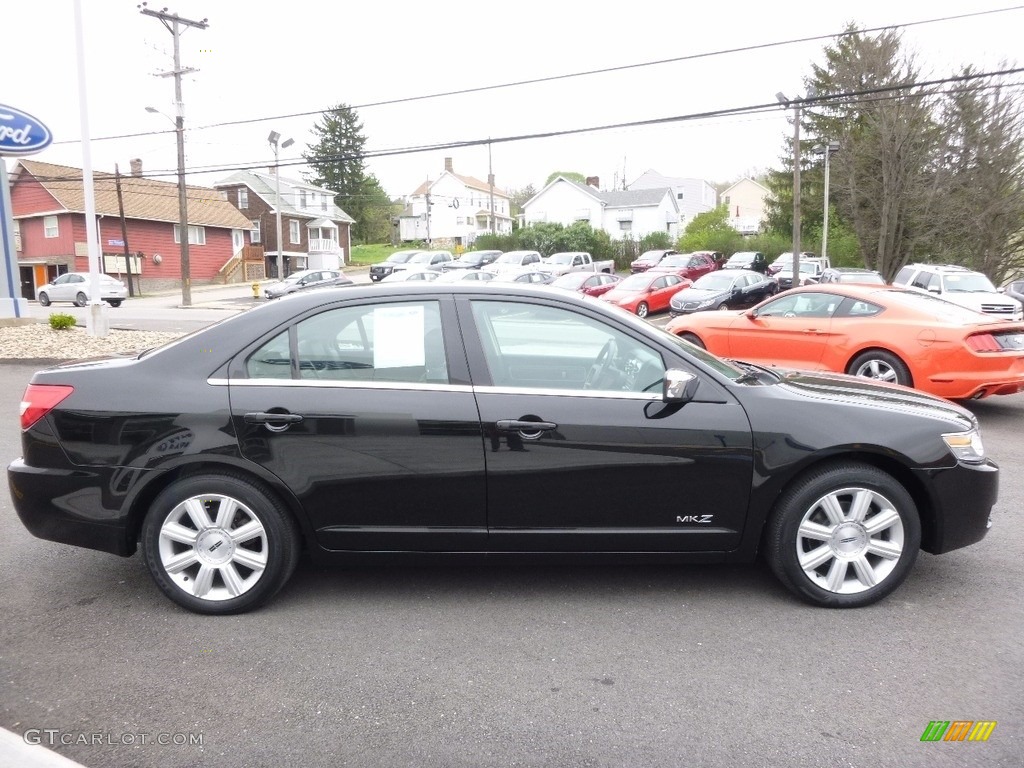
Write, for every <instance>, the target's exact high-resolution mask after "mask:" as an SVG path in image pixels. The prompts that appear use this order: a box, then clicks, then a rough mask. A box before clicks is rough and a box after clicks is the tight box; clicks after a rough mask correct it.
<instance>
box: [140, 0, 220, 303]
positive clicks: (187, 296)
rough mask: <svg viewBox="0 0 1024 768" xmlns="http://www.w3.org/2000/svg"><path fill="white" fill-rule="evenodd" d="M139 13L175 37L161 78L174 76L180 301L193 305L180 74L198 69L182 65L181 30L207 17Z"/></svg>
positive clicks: (199, 25) (143, 8)
mask: <svg viewBox="0 0 1024 768" xmlns="http://www.w3.org/2000/svg"><path fill="white" fill-rule="evenodd" d="M139 12H140V13H142V14H143V15H144V16H152V17H153V18H155V19H159V20H160V21H161V22H162V23H163V25H164V26H165V27H167V31H168V32H170V33H171V35H172V36H173V37H174V70H173V71H172V72H164V73H162V74H161V77H170V76H173V77H174V101H175V104H176V105H177V118H176V119H175V122H174V125H175V130H176V131H177V134H178V218H179V219H180V222H179V228H180V230H181V233H180V236H179V238H178V239H179V240H180V241H181V303H182V304H183V305H184V306H186V307H189V306H192V278H191V275H190V267H189V255H188V196H187V194H186V190H185V105H184V102H183V101H182V99H181V76H182V75H185V74H188V73H189V72H196V71H197V70H195V69H192V68H189V69H182V68H181V44H180V43H181V33H182V31H183V30H182V29H181V27H182V25H184V26H186V27H196V28H197V29H206V28H207V26H209V25H208V24H207V23H206V21H207V20H206V19H203V20H202V21H193V20H192V19H183V18H181V17H180V16H178V14H176V13H170V12H169V11H168V10H167V9H166V8H164V9H163V10H160V11H152V10H150V9H149V8H147V7H146V3H142V4H141V5H139Z"/></svg>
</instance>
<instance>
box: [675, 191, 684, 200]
mask: <svg viewBox="0 0 1024 768" xmlns="http://www.w3.org/2000/svg"><path fill="white" fill-rule="evenodd" d="M682 199H683V193H682V192H680V193H679V194H677V195H676V200H682Z"/></svg>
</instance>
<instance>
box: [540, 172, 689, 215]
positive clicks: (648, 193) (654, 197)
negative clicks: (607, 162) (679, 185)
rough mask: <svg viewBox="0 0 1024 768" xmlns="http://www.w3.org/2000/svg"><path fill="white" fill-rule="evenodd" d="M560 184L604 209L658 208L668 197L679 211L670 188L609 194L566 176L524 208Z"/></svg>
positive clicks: (620, 190)
mask: <svg viewBox="0 0 1024 768" xmlns="http://www.w3.org/2000/svg"><path fill="white" fill-rule="evenodd" d="M559 182H564V183H565V184H570V185H572V186H574V187H576V188H577V189H579V190H580V191H582V192H585V193H586V194H588V195H590V196H591V197H593V198H594V199H595V200H597V201H599V202H600V203H601V206H602V207H603V208H644V207H647V206H656V205H660V204H661V201H662V200H663V199H664V197H665V195H668V197H669V199H670V200H671V201H672V206H673V207H674V208H675V209H676V210H677V211H678V210H679V206H678V204H677V203H676V199H675V196H674V195H673V194H672V190H670V189H669V188H668V187H661V188H658V189H613V190H609V191H607V192H602V191H601V190H599V189H596V188H594V187H591V186H588V185H587V184H580V183H579V182H578V181H573V180H572V179H567V178H565V176H558V177H556V178H554V179H552V180H551V181H550V182H549V183H548V185H547V186H546V187H544V189H542V190H541V191H540V192H538V193H537V194H536V195H534V196H533V197H531V198H530V199H529V200H527V201H526V202H525V203H524V204H523V208H527V207H529V206H530V204H531V203H533V201H534V200H536V199H537V198H539V197H540V196H541V195H543V194H544V193H545V192H547V191H548V190H549V189H551V187H553V186H554V185H555V184H558V183H559Z"/></svg>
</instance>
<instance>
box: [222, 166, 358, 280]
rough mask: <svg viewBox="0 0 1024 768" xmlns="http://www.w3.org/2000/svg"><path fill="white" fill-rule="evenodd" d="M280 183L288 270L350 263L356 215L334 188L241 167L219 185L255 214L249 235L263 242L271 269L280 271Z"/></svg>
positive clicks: (250, 215)
mask: <svg viewBox="0 0 1024 768" xmlns="http://www.w3.org/2000/svg"><path fill="white" fill-rule="evenodd" d="M279 185H280V201H281V240H283V241H284V242H283V243H282V245H281V256H282V257H283V260H284V267H285V274H291V273H292V272H296V271H298V270H300V269H339V268H341V267H342V266H344V265H345V264H348V263H349V262H350V261H351V248H352V237H351V225H352V224H354V223H355V219H353V218H352V217H351V216H349V215H348V214H347V213H345V211H343V210H342V209H341V208H339V207H338V206H337V205H335V204H334V198H335V193H334V192H332V191H331V190H329V189H324V188H323V187H316V186H313V185H312V184H309V183H308V182H305V181H302V180H301V179H294V178H288V177H285V176H281V177H280V179H278V178H277V177H276V176H275V175H274V173H273V169H271V172H270V173H258V172H255V171H238V172H237V173H234V174H232V175H231V176H229V177H228V178H226V179H224V180H223V181H220V182H218V183H217V184H215V185H214V186H215V187H216V188H217V189H218V190H221V191H222V192H224V193H225V194H226V195H227V199H228V201H229V202H231V203H233V204H234V206H235V207H236V208H238V210H239V211H241V212H242V213H244V214H245V215H246V217H247V218H248V219H249V221H250V224H249V226H250V233H249V237H250V240H251V242H252V243H253V244H254V245H256V244H258V245H262V246H263V249H264V253H265V254H266V260H267V265H266V268H267V275H276V274H277V254H278V244H277V200H278V188H279Z"/></svg>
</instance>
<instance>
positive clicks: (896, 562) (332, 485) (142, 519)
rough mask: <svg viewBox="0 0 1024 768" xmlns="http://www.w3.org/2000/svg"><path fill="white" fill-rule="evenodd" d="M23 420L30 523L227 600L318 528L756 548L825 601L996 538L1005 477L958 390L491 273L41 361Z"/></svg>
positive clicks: (486, 550)
mask: <svg viewBox="0 0 1024 768" xmlns="http://www.w3.org/2000/svg"><path fill="white" fill-rule="evenodd" d="M169 383H170V386H169ZM154 392H158V393H160V396H159V397H154V395H153V393H154ZM21 430H22V431H21V435H22V450H23V457H22V458H20V459H17V460H15V461H14V462H13V463H12V464H11V465H10V466H9V467H8V481H9V484H10V490H11V497H12V499H13V503H14V507H15V509H16V511H17V514H18V516H19V517H20V518H21V520H22V522H23V523H24V525H25V526H26V527H27V528H28V530H29V531H31V532H32V533H33V534H35V535H36V536H38V537H40V538H44V539H49V540H52V541H56V542H63V543H66V544H72V545H76V546H80V547H88V548H92V549H96V550H102V551H104V552H110V553H114V554H117V555H125V556H127V555H131V554H132V553H133V552H135V551H136V549H141V550H142V557H143V559H144V561H145V563H146V565H147V566H148V569H149V571H150V573H151V574H152V576H153V578H154V580H155V582H156V584H157V585H158V586H159V588H160V589H161V590H162V591H163V592H164V593H165V594H166V595H167V596H168V597H169V598H170V599H172V600H173V601H175V602H176V603H178V604H180V605H181V606H184V607H185V608H188V609H190V610H193V611H197V612H200V613H208V614H224V613H237V612H239V611H244V610H247V609H251V608H253V607H255V606H257V605H259V604H261V603H263V602H265V601H266V600H267V599H269V598H270V597H271V596H272V595H274V594H275V593H276V592H277V591H278V590H279V589H280V588H281V587H282V585H284V583H285V582H286V581H287V580H288V578H289V576H290V575H291V574H292V571H293V570H294V568H295V565H296V562H297V560H298V558H299V557H300V555H302V554H305V555H308V556H309V557H311V558H313V559H314V560H316V561H338V562H341V563H353V562H356V561H357V560H360V559H366V558H370V557H386V558H390V559H395V558H401V557H402V556H406V557H408V558H415V559H417V560H421V561H422V560H424V559H427V560H430V559H440V558H444V559H446V560H448V561H451V560H452V559H453V558H454V559H461V560H479V559H481V558H484V557H490V558H494V557H511V556H516V557H521V556H523V555H524V554H527V553H528V554H529V555H530V556H531V557H533V558H534V559H541V560H542V559H546V560H548V561H550V562H556V563H561V562H568V561H579V560H581V559H591V560H607V559H611V560H620V561H621V560H623V559H626V560H628V561H631V562H636V561H638V560H648V561H661V562H674V563H678V562H709V561H727V562H739V561H751V560H753V559H754V558H755V557H756V556H758V554H759V553H762V554H763V555H764V557H766V558H767V560H768V562H769V563H770V565H771V568H772V569H773V571H774V572H775V574H776V575H777V576H778V577H779V579H780V580H781V581H782V582H783V583H784V584H785V585H786V586H787V587H788V588H789V589H791V590H792V591H793V592H795V593H796V594H798V595H799V596H800V597H802V598H803V599H805V600H807V601H809V602H810V603H813V604H816V605H823V606H833V607H854V606H862V605H868V604H870V603H873V602H875V601H877V600H879V599H881V598H882V597H884V596H886V595H887V594H889V593H890V592H892V591H893V590H894V589H895V588H896V587H897V586H898V585H899V584H900V583H901V582H902V581H903V579H904V578H905V577H906V576H907V574H908V572H909V571H910V569H911V568H912V566H913V564H914V561H915V558H916V557H917V553H918V551H919V550H920V549H924V550H926V551H928V552H932V553H943V552H949V551H950V550H955V549H957V548H959V547H964V546H967V545H969V544H972V543H974V542H977V541H979V540H980V539H982V538H983V537H984V536H985V533H986V531H987V529H988V525H989V514H990V511H991V509H992V506H993V504H994V503H995V501H996V496H997V486H998V469H997V467H996V465H995V464H994V463H993V462H992V461H991V460H990V459H989V458H988V457H987V456H986V454H985V450H984V447H983V444H982V440H981V436H980V434H979V431H978V423H977V421H976V419H975V418H974V416H973V415H972V414H971V413H970V412H969V411H967V410H965V409H963V408H961V407H959V406H957V405H954V404H953V403H950V402H948V401H945V400H942V399H939V398H935V397H932V396H930V395H925V394H922V393H918V392H915V391H913V390H909V389H905V388H902V387H898V386H892V385H884V384H877V383H874V382H870V381H866V380H864V379H858V378H853V377H846V376H837V375H829V374H822V373H799V372H786V371H780V370H776V369H768V368H761V367H757V366H752V365H748V364H744V363H736V362H729V361H726V360H722V359H719V358H717V357H714V356H712V355H711V354H709V353H707V352H705V351H703V350H700V349H698V348H697V347H695V346H693V345H691V344H689V343H688V342H685V341H682V340H680V339H677V338H676V337H674V336H672V335H671V334H668V333H666V332H664V331H661V330H659V329H657V328H654V327H653V326H652V325H650V324H649V323H647V322H644V321H642V320H639V319H637V318H636V317H634V316H632V315H630V314H628V313H626V312H622V311H621V310H617V309H616V308H614V307H611V306H608V305H605V304H603V303H602V302H600V301H594V300H593V299H590V298H588V297H582V296H579V297H578V296H576V295H574V294H570V293H568V292H565V291H560V290H557V289H554V288H547V287H543V286H541V287H534V286H528V285H515V286H513V285H507V284H497V282H496V281H492V282H490V283H486V284H481V285H470V284H468V283H453V284H444V285H442V284H440V283H437V282H434V283H421V284H418V285H414V284H411V283H399V284H395V285H391V284H388V283H384V284H383V285H378V286H372V287H371V286H361V285H357V286H352V287H348V288H343V289H337V290H335V289H324V290H316V291H302V292H300V293H297V294H295V295H294V296H291V297H289V299H288V300H287V301H277V302H269V303H267V304H263V305H260V306H258V307H256V308H254V309H251V310H249V311H247V312H245V313H242V314H239V315H236V316H233V317H231V318H229V319H226V320H224V321H222V322H220V323H218V324H216V325H213V326H211V327H209V328H206V329H204V330H202V331H199V332H197V333H194V334H192V335H190V336H186V337H184V338H182V339H179V340H177V341H175V342H172V343H170V344H168V345H166V346H164V347H161V348H158V349H155V350H152V351H148V352H143V353H141V354H139V355H137V356H134V357H131V356H129V357H121V358H118V359H111V360H106V361H90V362H86V363H80V364H70V365H64V366H59V367H55V368H50V369H46V370H43V371H40V372H38V373H36V374H35V375H34V376H33V377H32V379H31V382H30V383H29V386H28V388H27V390H26V392H25V395H24V400H23V403H22V409H21ZM681 489H684V490H685V492H684V493H680V490H681ZM62 562H70V561H62V560H60V559H55V560H47V561H46V562H45V564H43V563H42V562H41V563H40V567H43V566H44V565H45V567H47V568H59V567H60V564H61V563H62ZM932 573H933V574H935V575H937V576H939V577H940V578H941V573H940V572H938V571H935V570H934V569H933V570H932ZM65 583H67V584H68V585H71V584H73V583H74V576H73V574H70V573H69V574H68V575H67V579H66V580H65ZM69 588H71V587H70V586H69ZM936 589H937V591H938V592H941V587H937V588H936Z"/></svg>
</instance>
